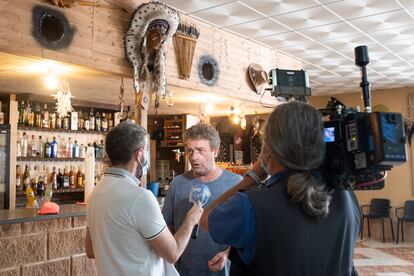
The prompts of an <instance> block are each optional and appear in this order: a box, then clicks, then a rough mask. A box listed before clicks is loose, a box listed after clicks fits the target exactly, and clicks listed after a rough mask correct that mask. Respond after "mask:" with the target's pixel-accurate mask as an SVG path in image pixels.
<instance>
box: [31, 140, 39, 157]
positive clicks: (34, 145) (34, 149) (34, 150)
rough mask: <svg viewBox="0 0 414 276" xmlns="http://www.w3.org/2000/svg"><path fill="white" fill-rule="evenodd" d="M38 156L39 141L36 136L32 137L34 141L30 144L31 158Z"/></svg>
mask: <svg viewBox="0 0 414 276" xmlns="http://www.w3.org/2000/svg"><path fill="white" fill-rule="evenodd" d="M36 155H37V141H36V138H35V136H34V135H32V141H31V142H30V156H31V157H36Z"/></svg>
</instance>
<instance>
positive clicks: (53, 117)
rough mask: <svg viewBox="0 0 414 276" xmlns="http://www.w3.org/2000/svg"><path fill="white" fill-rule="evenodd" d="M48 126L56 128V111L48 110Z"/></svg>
mask: <svg viewBox="0 0 414 276" xmlns="http://www.w3.org/2000/svg"><path fill="white" fill-rule="evenodd" d="M49 116H50V128H53V129H54V128H57V127H56V112H55V111H50V115H49Z"/></svg>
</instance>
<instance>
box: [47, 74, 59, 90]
mask: <svg viewBox="0 0 414 276" xmlns="http://www.w3.org/2000/svg"><path fill="white" fill-rule="evenodd" d="M45 82H46V86H47V88H48V89H49V90H52V89H55V88H56V87H57V86H58V80H57V78H56V76H55V75H48V76H47V77H46V78H45Z"/></svg>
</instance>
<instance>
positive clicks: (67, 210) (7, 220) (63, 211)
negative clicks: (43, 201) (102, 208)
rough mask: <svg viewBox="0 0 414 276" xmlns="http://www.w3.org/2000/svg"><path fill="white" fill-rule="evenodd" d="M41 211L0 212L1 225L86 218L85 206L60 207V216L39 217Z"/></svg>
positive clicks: (25, 209) (13, 210)
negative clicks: (38, 212)
mask: <svg viewBox="0 0 414 276" xmlns="http://www.w3.org/2000/svg"><path fill="white" fill-rule="evenodd" d="M38 210H39V209H31V208H19V209H12V210H0V225H2V224H13V223H19V222H28V221H41V220H47V219H57V218H67V217H84V216H86V208H85V205H76V204H68V205H60V211H59V214H54V215H38V214H37V211H38Z"/></svg>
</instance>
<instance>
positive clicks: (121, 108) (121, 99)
mask: <svg viewBox="0 0 414 276" xmlns="http://www.w3.org/2000/svg"><path fill="white" fill-rule="evenodd" d="M124 103H125V96H124V77H121V85H120V86H119V113H120V114H121V117H122V115H123V114H124Z"/></svg>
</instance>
